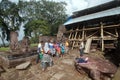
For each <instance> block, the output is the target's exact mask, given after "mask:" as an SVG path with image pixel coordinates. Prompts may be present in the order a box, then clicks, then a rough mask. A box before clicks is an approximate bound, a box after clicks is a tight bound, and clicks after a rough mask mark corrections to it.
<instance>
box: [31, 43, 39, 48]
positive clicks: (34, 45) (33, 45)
mask: <svg viewBox="0 0 120 80" xmlns="http://www.w3.org/2000/svg"><path fill="white" fill-rule="evenodd" d="M37 45H38V44H37V43H36V44H31V45H30V47H36V46H37Z"/></svg>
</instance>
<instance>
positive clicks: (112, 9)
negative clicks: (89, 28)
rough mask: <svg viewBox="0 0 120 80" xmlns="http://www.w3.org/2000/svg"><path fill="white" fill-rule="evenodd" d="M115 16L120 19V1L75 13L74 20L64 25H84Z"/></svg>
mask: <svg viewBox="0 0 120 80" xmlns="http://www.w3.org/2000/svg"><path fill="white" fill-rule="evenodd" d="M115 15H117V16H119V17H120V1H111V2H108V3H105V4H102V5H99V6H96V7H92V8H89V9H85V10H82V11H77V12H74V13H73V15H72V17H73V18H72V19H70V20H68V21H67V22H65V23H64V25H65V26H66V25H70V24H75V23H82V22H84V21H89V20H93V19H100V18H106V17H109V16H115Z"/></svg>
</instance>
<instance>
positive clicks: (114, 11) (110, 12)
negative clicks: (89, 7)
mask: <svg viewBox="0 0 120 80" xmlns="http://www.w3.org/2000/svg"><path fill="white" fill-rule="evenodd" d="M118 14H120V7H116V8H112V9H108V10H105V11H100V12H97V13H93V14H89V15H85V16H81V17H77V18H73V19H70V20H69V21H67V22H65V23H64V25H69V24H73V23H78V22H82V21H87V20H91V19H96V18H101V17H107V16H112V15H118Z"/></svg>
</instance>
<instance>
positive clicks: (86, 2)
mask: <svg viewBox="0 0 120 80" xmlns="http://www.w3.org/2000/svg"><path fill="white" fill-rule="evenodd" d="M0 1H1V0H0ZM10 1H12V2H18V0H10ZM27 1H29V0H27ZM51 1H56V2H60V1H65V2H66V3H67V6H66V9H67V10H66V13H67V14H68V15H72V13H73V12H75V11H79V10H83V9H85V8H88V7H93V6H96V5H99V4H103V3H106V2H109V1H113V0H51Z"/></svg>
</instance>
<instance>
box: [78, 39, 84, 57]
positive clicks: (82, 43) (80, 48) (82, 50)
mask: <svg viewBox="0 0 120 80" xmlns="http://www.w3.org/2000/svg"><path fill="white" fill-rule="evenodd" d="M84 47H85V46H84V42H83V40H82V41H81V43H80V47H79V51H80V56H83V54H84Z"/></svg>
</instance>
